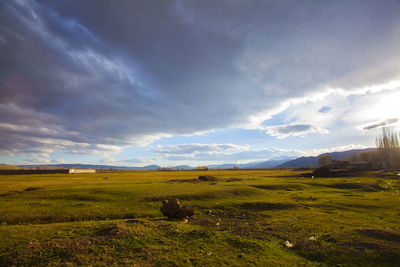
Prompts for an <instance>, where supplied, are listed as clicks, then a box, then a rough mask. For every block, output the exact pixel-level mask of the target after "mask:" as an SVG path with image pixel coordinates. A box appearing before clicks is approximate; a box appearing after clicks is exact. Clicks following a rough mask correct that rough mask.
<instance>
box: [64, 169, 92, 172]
mask: <svg viewBox="0 0 400 267" xmlns="http://www.w3.org/2000/svg"><path fill="white" fill-rule="evenodd" d="M68 173H96V169H69V170H68Z"/></svg>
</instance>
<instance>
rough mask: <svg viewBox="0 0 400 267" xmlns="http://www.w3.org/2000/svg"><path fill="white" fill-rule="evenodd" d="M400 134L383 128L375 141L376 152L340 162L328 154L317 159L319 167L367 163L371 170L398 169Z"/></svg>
mask: <svg viewBox="0 0 400 267" xmlns="http://www.w3.org/2000/svg"><path fill="white" fill-rule="evenodd" d="M399 140H400V133H397V132H396V131H395V130H394V129H393V128H388V127H384V128H382V133H381V134H380V135H379V136H378V137H377V138H376V139H375V144H376V150H375V151H364V152H361V153H360V154H353V155H350V156H349V157H347V158H343V159H340V160H335V159H332V158H331V156H330V155H329V154H327V155H323V156H320V157H318V165H320V166H327V167H328V166H330V167H332V166H336V167H343V168H346V167H348V166H349V165H350V166H351V165H354V164H357V163H368V164H369V166H370V167H371V168H373V169H376V170H379V169H400V141H399Z"/></svg>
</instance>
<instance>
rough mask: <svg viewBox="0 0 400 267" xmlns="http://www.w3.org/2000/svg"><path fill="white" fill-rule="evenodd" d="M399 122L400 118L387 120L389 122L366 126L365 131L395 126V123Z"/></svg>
mask: <svg viewBox="0 0 400 267" xmlns="http://www.w3.org/2000/svg"><path fill="white" fill-rule="evenodd" d="M398 121H399V119H398V118H394V119H387V120H385V121H382V122H379V123H374V124H371V125H368V126H365V127H364V130H371V129H375V128H378V127H383V126H386V125H391V124H394V123H396V122H398Z"/></svg>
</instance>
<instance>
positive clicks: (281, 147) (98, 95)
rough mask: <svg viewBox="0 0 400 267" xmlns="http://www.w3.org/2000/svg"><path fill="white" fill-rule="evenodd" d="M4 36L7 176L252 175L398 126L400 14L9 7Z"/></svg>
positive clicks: (279, 6) (326, 4) (63, 4)
mask: <svg viewBox="0 0 400 267" xmlns="http://www.w3.org/2000/svg"><path fill="white" fill-rule="evenodd" d="M0 25H1V27H0V64H1V68H0V163H8V164H38V163H43V164H52V163H92V164H111V165H126V166H144V165H148V164H158V165H162V166H173V165H182V164H189V165H192V166H199V165H209V164H220V163H247V162H252V161H264V160H268V159H276V158H286V157H289V158H290V157H297V156H300V155H316V154H319V153H323V152H325V151H336V150H347V149H353V148H365V147H373V146H374V145H375V144H374V140H375V137H376V136H377V135H378V134H379V131H380V128H381V127H383V126H392V127H395V128H397V129H399V126H400V115H399V114H400V105H399V104H398V102H399V99H400V68H399V66H400V46H399V44H400V2H399V1H396V0H387V1H375V0H350V1H349V0H339V1H317V0H315V1H314V0H310V1H272V0H271V1H269V0H266V1H248V0H237V1H227V0H221V1H211V0H210V1H208V0H204V1H192V0H187V1H182V0H171V1H145V0H143V1H142V0H134V1H113V2H110V1H104V2H99V1H91V0H87V1H50V0H49V1H47V0H45V1H35V0H18V1H12V0H10V1H2V2H1V3H0Z"/></svg>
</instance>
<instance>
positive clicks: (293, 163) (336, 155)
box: [18, 148, 375, 170]
mask: <svg viewBox="0 0 400 267" xmlns="http://www.w3.org/2000/svg"><path fill="white" fill-rule="evenodd" d="M373 150H375V148H366V149H353V150H347V151H341V152H331V153H323V154H320V155H318V156H310V157H299V158H294V157H286V158H277V159H270V160H266V161H256V162H250V163H246V164H234V163H226V164H215V165H209V166H208V167H209V168H210V169H231V168H233V167H238V168H240V169H267V168H298V167H317V166H318V163H317V161H318V157H320V156H323V155H328V154H329V155H330V156H331V158H332V159H335V160H339V159H342V158H346V157H348V156H350V155H353V154H359V153H361V152H368V151H373ZM18 167H21V168H36V167H49V168H93V169H120V170H157V169H158V168H160V166H158V165H155V164H153V165H146V166H143V167H130V166H112V165H93V164H50V165H18ZM194 168H195V167H192V166H189V165H177V166H174V167H171V168H170V169H172V170H178V169H179V170H191V169H194Z"/></svg>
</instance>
